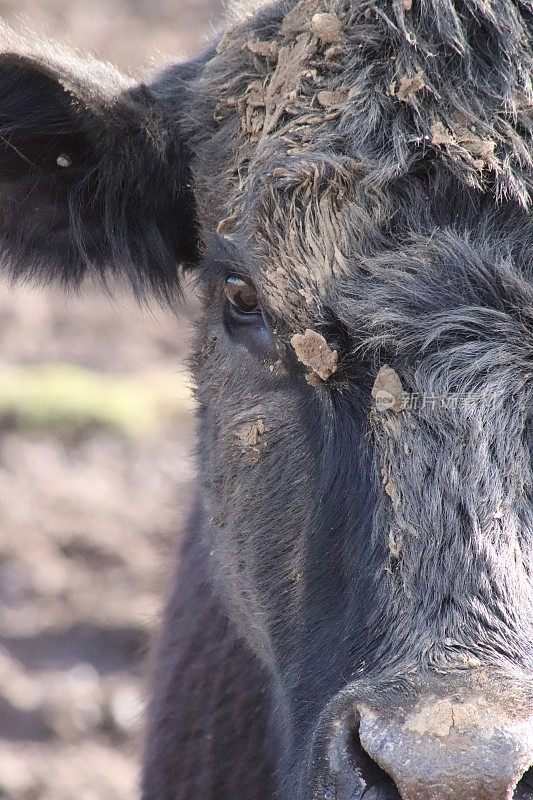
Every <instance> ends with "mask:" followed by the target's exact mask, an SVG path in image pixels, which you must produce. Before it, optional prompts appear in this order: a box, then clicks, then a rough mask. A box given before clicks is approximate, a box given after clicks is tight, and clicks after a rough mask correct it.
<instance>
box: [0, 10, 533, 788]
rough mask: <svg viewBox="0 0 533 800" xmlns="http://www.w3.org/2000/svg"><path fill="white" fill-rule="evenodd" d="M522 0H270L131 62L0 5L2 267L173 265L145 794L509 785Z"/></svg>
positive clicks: (522, 513) (525, 742)
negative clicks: (25, 33)
mask: <svg viewBox="0 0 533 800" xmlns="http://www.w3.org/2000/svg"><path fill="white" fill-rule="evenodd" d="M532 24H533V7H532V5H531V1H530V0H300V2H298V3H296V2H295V0H282V1H281V2H276V3H274V4H271V5H266V6H264V7H262V8H259V9H258V8H256V9H255V10H254V12H253V13H252V14H250V15H248V16H247V15H246V14H245V13H244V12H240V15H239V16H238V18H237V21H236V22H234V23H233V24H231V25H229V27H228V29H227V31H226V33H225V34H224V36H223V37H222V38H221V39H220V40H219V41H218V44H217V46H216V48H213V49H210V50H209V51H208V52H206V53H205V54H204V56H203V57H201V58H200V59H199V60H197V61H194V62H191V63H188V64H183V65H178V66H175V67H172V68H170V69H168V70H167V71H166V72H164V73H163V74H162V75H159V76H158V77H156V78H155V79H154V81H153V82H152V83H150V84H148V85H144V84H135V83H133V82H131V81H129V80H126V79H124V78H123V77H121V76H120V75H118V74H117V73H116V72H114V71H113V70H112V69H111V68H109V67H108V66H104V65H101V64H99V63H97V62H95V61H87V60H80V59H79V58H78V57H77V56H74V55H71V54H66V53H64V52H62V51H60V50H57V49H56V48H54V47H52V46H50V45H45V44H43V45H36V44H34V43H33V44H32V45H31V46H30V45H29V44H28V43H27V42H26V41H23V40H21V39H18V38H16V37H15V36H14V35H13V34H12V33H11V32H9V31H7V30H4V31H3V33H2V47H1V51H2V55H1V56H0V133H1V150H0V177H1V192H0V242H1V249H2V263H3V266H4V268H5V270H7V272H8V274H10V275H11V276H13V277H14V278H15V279H31V280H37V281H48V280H52V279H54V280H56V281H59V282H60V283H62V284H64V285H65V286H67V285H73V284H79V282H80V281H81V280H82V278H83V276H84V275H85V274H86V273H88V272H93V273H97V274H99V275H101V276H102V278H103V279H104V280H105V279H106V276H109V275H111V274H118V275H123V276H126V277H127V279H128V280H129V281H130V283H131V285H132V286H133V289H134V290H135V292H136V293H137V294H139V295H142V294H143V293H146V292H151V293H155V295H156V296H157V297H158V298H160V299H162V300H164V301H165V302H171V303H172V302H174V301H175V299H176V297H177V296H178V295H179V279H180V268H179V265H180V264H181V269H190V270H194V272H195V274H196V275H197V280H198V283H199V285H200V288H201V293H202V297H203V312H202V315H201V320H200V322H199V324H198V333H197V339H196V346H195V351H194V357H193V372H194V376H195V381H196V386H197V399H198V430H199V439H200V441H199V448H198V462H199V473H200V478H199V486H198V495H197V501H196V507H195V511H194V514H193V517H192V519H191V523H190V529H189V532H188V535H187V537H186V540H185V545H184V548H183V551H182V553H181V555H180V560H179V561H180V565H179V569H178V574H177V576H176V579H175V583H174V586H173V591H172V594H171V597H170V601H169V603H168V607H167V611H166V615H165V620H164V625H163V632H162V635H161V640H160V644H159V649H158V652H157V655H156V659H155V662H156V668H155V678H154V691H153V699H152V702H151V706H150V712H149V720H148V734H147V744H146V757H145V764H144V773H143V798H144V800H185V799H186V800H222V799H224V800H229V798H231V799H232V800H272V799H273V798H278V799H279V800H304V799H305V800H311V798H313V799H316V800H318V799H319V798H321V799H322V800H333V799H334V798H335V799H336V800H359V799H360V798H363V797H364V798H365V799H366V800H371V799H373V800H378V799H380V800H385V798H388V800H392V798H398V797H399V796H401V797H402V798H403V800H509V798H512V797H515V798H520V799H521V800H526V799H527V800H531V798H533V777H532V773H531V771H529V772H528V769H529V768H530V766H531V764H532V762H533V704H532V699H533V463H532V462H533V222H532V217H531V211H530V209H531V200H532V189H533V147H532V141H533V115H532V106H531V101H532V96H533V94H532V85H531V78H532V74H533V71H532V67H533V57H532Z"/></svg>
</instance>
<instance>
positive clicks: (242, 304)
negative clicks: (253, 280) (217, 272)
mask: <svg viewBox="0 0 533 800" xmlns="http://www.w3.org/2000/svg"><path fill="white" fill-rule="evenodd" d="M224 291H225V293H226V297H227V298H228V300H229V302H230V303H231V305H232V306H233V308H234V309H236V310H237V311H240V312H241V314H260V313H261V307H260V305H259V300H258V297H257V292H256V291H255V289H254V287H253V286H252V285H251V284H250V283H248V282H247V281H245V280H244V279H243V278H241V277H239V276H238V275H230V276H229V277H227V278H226V283H225V286H224Z"/></svg>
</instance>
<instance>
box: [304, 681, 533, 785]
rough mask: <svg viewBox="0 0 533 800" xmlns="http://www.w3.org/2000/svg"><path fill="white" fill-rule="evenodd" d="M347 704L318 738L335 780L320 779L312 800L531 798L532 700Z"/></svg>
mask: <svg viewBox="0 0 533 800" xmlns="http://www.w3.org/2000/svg"><path fill="white" fill-rule="evenodd" d="M389 698H390V695H389ZM342 705H343V704H342V703H338V702H337V708H336V709H335V710H334V713H333V715H330V717H329V720H328V722H327V724H326V726H325V727H324V725H323V726H322V730H321V732H320V733H319V734H318V736H317V737H316V739H315V744H316V745H318V751H317V750H315V754H314V756H313V763H314V764H315V765H317V764H320V763H322V764H323V765H324V766H326V762H327V772H328V773H329V774H328V775H327V776H326V775H325V773H324V772H323V773H322V775H319V774H317V775H316V779H315V780H314V781H313V784H314V785H313V789H312V791H311V793H307V796H308V797H312V798H313V800H318V799H319V798H321V799H322V800H324V798H330V797H331V798H335V800H362V799H363V798H364V800H399V798H400V797H401V798H402V800H533V770H531V767H532V765H533V702H532V696H531V695H530V696H529V697H526V696H525V695H524V693H523V692H520V693H519V692H514V693H511V692H509V691H506V690H503V691H499V692H498V691H497V688H494V689H491V691H490V692H489V693H488V694H487V693H484V694H478V695H476V694H470V693H466V692H464V691H461V692H456V693H454V694H449V693H448V694H447V695H445V694H444V693H443V692H442V691H439V692H435V693H433V692H430V693H427V692H424V693H423V694H418V693H417V696H415V697H413V696H412V695H411V696H410V697H408V699H404V700H403V701H400V702H399V701H398V699H397V698H396V699H395V700H394V701H391V700H390V699H389V700H386V701H385V702H382V703H381V704H379V705H378V703H376V702H370V701H368V700H364V701H361V700H357V699H355V701H354V699H351V701H350V702H349V705H348V707H346V704H344V709H343V710H341V708H342ZM323 722H325V720H324V717H323ZM326 729H327V730H328V731H329V733H327V732H326ZM320 751H322V757H321V755H320ZM319 771H320V767H319Z"/></svg>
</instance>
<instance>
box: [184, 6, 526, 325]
mask: <svg viewBox="0 0 533 800" xmlns="http://www.w3.org/2000/svg"><path fill="white" fill-rule="evenodd" d="M530 17H531V11H530V9H529V10H528V5H527V4H526V3H522V2H520V0H518V1H517V0H502V1H501V2H499V3H498V13H497V14H496V13H495V12H494V9H493V7H492V4H491V3H489V2H481V0H465V1H464V2H441V1H440V0H439V2H437V0H434V1H432V2H428V1H427V0H426V1H425V2H414V3H411V2H410V0H387V2H377V3H368V2H362V0H351V1H350V2H348V1H347V0H300V2H298V3H294V2H282V3H278V4H275V5H273V6H269V7H267V8H266V9H264V10H263V11H261V12H260V13H258V14H255V16H253V17H251V18H248V19H245V20H244V21H242V20H241V21H239V22H237V23H236V24H234V26H233V27H231V28H230V29H229V31H228V32H227V33H226V34H225V35H224V37H223V38H222V40H221V41H220V43H219V45H218V48H217V53H216V55H215V56H214V58H212V59H211V60H210V61H209V62H208V63H207V65H206V69H205V71H204V73H203V77H202V78H201V80H200V83H199V86H200V89H201V92H200V98H201V100H200V102H201V104H202V107H201V113H202V116H205V114H206V107H208V109H209V110H208V112H207V113H208V114H209V115H212V117H213V118H212V120H211V124H210V125H209V126H208V129H209V139H210V144H209V145H208V147H207V152H206V153H204V163H203V164H202V163H200V165H199V173H200V186H199V188H200V193H199V196H200V206H201V213H200V217H201V218H203V219H207V220H208V225H209V224H211V225H213V226H214V227H216V226H217V225H219V230H220V231H221V232H223V233H225V234H229V235H232V236H234V237H235V238H236V239H240V240H244V241H248V242H250V241H252V239H253V242H254V245H255V247H256V255H257V258H258V259H260V258H261V256H262V257H263V259H264V264H265V269H264V278H265V280H266V282H267V284H268V294H269V298H270V301H271V302H272V304H273V306H274V307H275V309H276V310H281V309H283V310H285V312H286V313H288V314H289V315H292V316H295V317H301V316H302V314H303V315H304V316H305V315H309V316H310V317H312V316H313V314H314V312H315V311H316V306H319V305H320V302H321V297H323V294H324V290H325V287H326V286H327V285H328V283H329V282H330V280H331V278H332V277H338V276H340V275H341V274H343V272H345V271H346V269H347V260H349V259H350V258H353V257H356V258H357V257H358V255H359V253H360V252H361V251H364V250H365V248H368V242H369V236H371V237H373V240H374V241H373V246H374V247H375V245H376V240H377V239H379V237H386V239H387V241H388V242H390V241H391V239H394V238H395V230H394V223H395V221H397V218H398V213H399V212H398V199H399V197H401V195H402V186H404V185H408V186H409V189H410V191H411V190H412V187H413V185H414V184H413V181H414V180H415V179H419V180H420V194H421V195H422V194H423V193H424V192H428V193H429V194H434V193H435V191H439V193H444V192H445V193H446V194H447V195H450V194H452V193H453V192H454V188H453V187H454V186H456V185H458V186H466V187H469V188H471V189H472V190H473V191H474V192H476V193H481V194H485V195H487V196H489V197H490V198H492V202H494V200H495V201H497V202H500V201H502V200H504V199H509V198H512V199H513V200H514V201H515V202H516V203H517V204H519V205H520V206H522V207H523V208H527V207H528V206H529V203H530V195H531V188H532V185H533V177H532V175H533V171H532V168H533V163H532V162H533V157H532V152H533V148H532V135H533V119H532V113H531V100H532V97H533V94H532V84H531V76H532V74H533V70H532V66H533V64H532V54H531V46H530V41H529V38H528V25H530V21H531V20H530ZM206 98H207V100H208V102H207V104H206ZM199 111H200V110H199ZM203 135H205V126H204V131H203ZM217 163H218V164H220V165H221V172H222V173H223V180H222V182H221V185H220V186H219V187H217V188H216V189H212V188H210V187H209V186H207V185H205V186H203V187H202V185H201V184H202V173H203V169H204V164H210V165H211V167H212V165H213V164H217ZM222 165H223V168H222ZM210 174H212V170H211V172H210ZM203 189H205V192H204V191H203ZM421 202H425V199H421ZM428 233H429V232H428Z"/></svg>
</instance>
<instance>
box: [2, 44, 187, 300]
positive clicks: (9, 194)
mask: <svg viewBox="0 0 533 800" xmlns="http://www.w3.org/2000/svg"><path fill="white" fill-rule="evenodd" d="M0 34H2V35H1V36H0V44H1V45H2V48H1V50H3V53H2V52H1V51H0V264H1V265H2V267H4V268H7V270H8V272H9V274H10V275H11V276H13V277H14V279H16V280H20V279H22V280H24V279H30V280H38V281H40V282H48V281H52V280H53V281H59V282H60V283H61V284H63V285H64V286H75V285H77V284H79V283H80V281H81V280H82V278H83V277H84V275H85V274H86V273H87V272H89V271H91V272H96V273H98V274H99V275H100V276H101V277H103V278H104V280H105V278H106V276H107V275H109V274H111V273H112V274H116V275H118V276H120V275H125V276H126V277H127V278H128V280H129V281H130V283H131V285H132V286H133V288H134V290H135V292H136V293H137V294H140V295H142V294H144V293H145V291H146V290H149V291H152V292H154V293H155V294H156V295H157V296H158V297H160V298H163V299H166V300H171V299H172V298H173V297H175V295H176V292H177V291H179V265H180V263H183V262H192V261H194V260H195V259H196V257H197V237H196V225H195V212H194V201H193V195H192V191H191V188H190V168H189V162H190V154H189V152H188V148H187V144H186V142H185V141H184V139H183V136H182V135H180V130H179V123H177V122H176V119H175V118H173V120H172V122H171V121H169V119H168V118H167V117H166V115H165V113H164V110H163V107H162V105H161V104H160V103H159V102H158V100H156V98H155V97H154V96H153V94H152V93H151V92H150V90H149V89H148V88H147V87H146V86H144V85H142V84H135V83H134V82H133V81H130V80H129V79H126V78H124V77H123V76H121V75H120V74H119V73H117V72H116V71H115V70H114V69H113V68H111V67H109V66H108V65H105V64H101V63H100V62H97V61H95V60H94V59H91V58H88V59H79V58H78V57H77V56H72V55H70V54H68V53H62V52H58V51H57V50H56V49H55V48H53V47H51V46H49V45H44V46H40V47H38V48H35V49H32V50H30V48H28V47H27V46H26V45H25V43H24V42H23V41H22V40H21V39H19V38H17V37H15V36H14V35H13V34H11V33H10V32H8V33H6V31H5V29H0ZM6 36H7V37H8V39H9V42H8V44H11V45H12V48H11V49H7V47H6ZM13 45H14V46H13Z"/></svg>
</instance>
